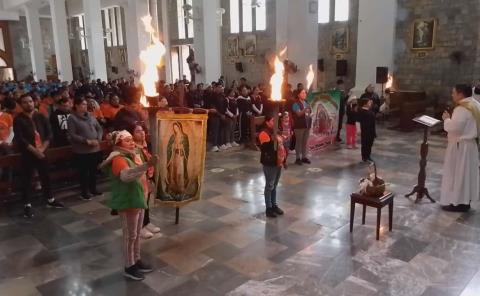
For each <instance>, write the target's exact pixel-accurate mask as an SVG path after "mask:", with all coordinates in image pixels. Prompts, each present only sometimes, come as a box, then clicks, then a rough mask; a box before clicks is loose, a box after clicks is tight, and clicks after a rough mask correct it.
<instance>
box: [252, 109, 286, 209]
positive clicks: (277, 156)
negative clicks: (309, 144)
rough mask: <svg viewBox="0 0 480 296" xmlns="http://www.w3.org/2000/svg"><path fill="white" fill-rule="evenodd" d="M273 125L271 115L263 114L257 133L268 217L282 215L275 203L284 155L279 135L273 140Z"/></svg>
mask: <svg viewBox="0 0 480 296" xmlns="http://www.w3.org/2000/svg"><path fill="white" fill-rule="evenodd" d="M273 127H274V119H273V117H272V116H268V115H267V116H265V128H264V129H263V130H262V131H261V132H260V134H259V135H258V140H259V143H260V151H261V155H260V162H261V163H262V165H263V173H264V175H265V190H264V194H265V206H266V215H267V217H270V218H275V217H277V215H283V211H282V209H280V208H279V207H278V205H277V185H278V181H279V180H280V175H281V174H282V166H283V165H284V163H285V156H286V152H285V148H284V146H283V142H282V137H281V135H277V141H275V140H274V139H275V138H274V131H273ZM275 142H276V143H275Z"/></svg>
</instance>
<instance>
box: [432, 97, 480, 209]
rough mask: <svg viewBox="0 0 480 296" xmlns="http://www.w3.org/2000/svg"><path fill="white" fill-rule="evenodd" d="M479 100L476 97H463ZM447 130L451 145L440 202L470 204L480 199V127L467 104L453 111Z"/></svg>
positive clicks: (446, 126)
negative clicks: (479, 142)
mask: <svg viewBox="0 0 480 296" xmlns="http://www.w3.org/2000/svg"><path fill="white" fill-rule="evenodd" d="M462 102H463V103H465V102H473V104H471V105H473V106H475V108H479V110H480V103H478V102H477V101H476V100H475V99H473V98H466V99H464V100H462ZM444 129H445V131H446V132H448V145H447V151H446V154H445V162H444V164H443V176H442V187H441V195H440V203H441V204H442V205H450V204H453V205H455V206H456V205H459V204H467V205H468V204H470V201H477V200H479V199H480V176H479V175H480V173H479V151H478V144H477V142H476V139H477V138H478V136H479V134H480V127H478V126H477V122H476V120H475V117H474V116H473V114H472V112H471V111H469V110H468V109H467V108H465V107H463V106H458V107H456V108H455V110H454V111H453V115H452V118H451V119H446V120H445V122H444Z"/></svg>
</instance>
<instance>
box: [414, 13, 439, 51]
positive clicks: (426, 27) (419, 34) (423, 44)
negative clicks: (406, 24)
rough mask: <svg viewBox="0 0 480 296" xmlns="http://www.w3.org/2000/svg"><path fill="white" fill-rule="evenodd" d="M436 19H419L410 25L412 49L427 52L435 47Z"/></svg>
mask: <svg viewBox="0 0 480 296" xmlns="http://www.w3.org/2000/svg"><path fill="white" fill-rule="evenodd" d="M436 29H437V20H436V19H433V18H431V19H419V20H416V21H414V22H413V25H412V49H413V50H428V49H433V48H434V47H435V33H436V32H435V31H436Z"/></svg>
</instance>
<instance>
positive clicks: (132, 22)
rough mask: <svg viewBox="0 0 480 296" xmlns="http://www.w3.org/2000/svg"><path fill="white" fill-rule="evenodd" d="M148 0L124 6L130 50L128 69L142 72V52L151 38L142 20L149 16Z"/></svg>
mask: <svg viewBox="0 0 480 296" xmlns="http://www.w3.org/2000/svg"><path fill="white" fill-rule="evenodd" d="M148 3H149V1H148V0H128V1H127V4H126V5H125V6H124V10H125V26H126V30H125V33H126V39H127V50H128V68H129V69H132V70H135V72H138V73H141V72H142V63H141V62H140V58H139V56H140V51H142V50H144V49H146V48H147V46H148V45H149V44H150V36H149V34H148V33H147V32H145V27H144V26H143V22H142V21H141V18H142V17H144V16H146V15H148V14H149V9H148Z"/></svg>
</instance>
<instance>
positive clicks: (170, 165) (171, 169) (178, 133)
mask: <svg viewBox="0 0 480 296" xmlns="http://www.w3.org/2000/svg"><path fill="white" fill-rule="evenodd" d="M207 119H208V115H206V114H173V113H159V114H158V115H157V133H158V134H157V136H158V137H157V148H158V167H157V174H156V184H157V200H158V201H159V202H160V203H164V204H167V205H169V206H173V207H180V206H182V205H185V204H186V203H189V202H192V201H196V200H199V199H200V196H201V192H202V184H203V174H204V169H205V153H206V136H207Z"/></svg>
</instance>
